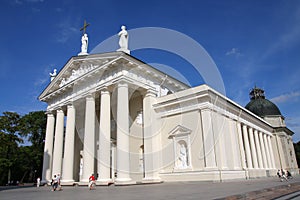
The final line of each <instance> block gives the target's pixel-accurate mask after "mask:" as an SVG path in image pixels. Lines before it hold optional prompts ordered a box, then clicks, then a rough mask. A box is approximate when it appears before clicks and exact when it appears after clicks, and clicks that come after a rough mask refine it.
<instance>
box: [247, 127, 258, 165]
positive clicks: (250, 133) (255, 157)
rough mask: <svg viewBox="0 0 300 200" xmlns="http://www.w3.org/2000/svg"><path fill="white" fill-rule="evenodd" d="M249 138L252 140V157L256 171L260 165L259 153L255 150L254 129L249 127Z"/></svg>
mask: <svg viewBox="0 0 300 200" xmlns="http://www.w3.org/2000/svg"><path fill="white" fill-rule="evenodd" d="M249 138H250V145H251V155H252V158H253V160H252V161H253V167H254V168H255V169H257V168H258V163H257V151H256V148H255V142H254V137H253V129H252V128H251V127H249Z"/></svg>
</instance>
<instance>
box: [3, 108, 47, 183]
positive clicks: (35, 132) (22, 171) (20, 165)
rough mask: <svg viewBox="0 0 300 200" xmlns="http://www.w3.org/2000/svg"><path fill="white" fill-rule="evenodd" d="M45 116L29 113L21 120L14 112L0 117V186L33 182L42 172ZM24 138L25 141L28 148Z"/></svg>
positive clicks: (38, 113) (42, 113)
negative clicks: (25, 141)
mask: <svg viewBox="0 0 300 200" xmlns="http://www.w3.org/2000/svg"><path fill="white" fill-rule="evenodd" d="M45 129H46V115H45V113H44V111H37V112H30V113H28V114H26V115H24V116H23V117H21V116H20V115H19V114H17V113H15V112H3V116H0V141H1V142H0V185H5V184H7V183H10V181H11V180H14V181H17V180H18V181H20V182H23V181H24V182H32V181H35V179H36V177H37V176H39V175H41V173H42V162H43V151H44V149H43V148H44V138H45V131H46V130H45ZM23 139H27V140H28V142H27V143H26V145H27V146H24V145H23V146H22V145H21V144H24V142H23Z"/></svg>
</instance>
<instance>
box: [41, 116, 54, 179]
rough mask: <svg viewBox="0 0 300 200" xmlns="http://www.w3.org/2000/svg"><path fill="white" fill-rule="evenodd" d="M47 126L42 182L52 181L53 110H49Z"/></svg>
mask: <svg viewBox="0 0 300 200" xmlns="http://www.w3.org/2000/svg"><path fill="white" fill-rule="evenodd" d="M46 114H47V127H46V137H45V147H44V161H43V175H42V182H43V183H47V182H50V181H51V179H52V177H51V172H52V155H53V154H52V152H53V136H54V123H55V117H54V114H53V113H52V112H47V113H46Z"/></svg>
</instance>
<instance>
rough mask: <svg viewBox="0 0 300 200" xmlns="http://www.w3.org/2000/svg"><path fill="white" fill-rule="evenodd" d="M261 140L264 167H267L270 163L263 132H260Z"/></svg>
mask: <svg viewBox="0 0 300 200" xmlns="http://www.w3.org/2000/svg"><path fill="white" fill-rule="evenodd" d="M259 141H260V146H261V150H262V160H263V166H264V168H267V166H268V163H267V156H266V149H265V145H264V138H263V132H259Z"/></svg>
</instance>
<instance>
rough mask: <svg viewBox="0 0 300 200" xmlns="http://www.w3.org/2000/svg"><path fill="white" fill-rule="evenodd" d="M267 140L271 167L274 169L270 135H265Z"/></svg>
mask: <svg viewBox="0 0 300 200" xmlns="http://www.w3.org/2000/svg"><path fill="white" fill-rule="evenodd" d="M267 140H268V144H269V149H270V159H271V168H272V169H275V160H274V153H273V148H272V143H271V136H270V135H268V136H267ZM288 153H289V152H288Z"/></svg>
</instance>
